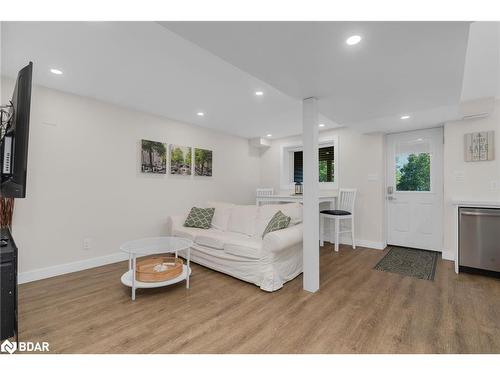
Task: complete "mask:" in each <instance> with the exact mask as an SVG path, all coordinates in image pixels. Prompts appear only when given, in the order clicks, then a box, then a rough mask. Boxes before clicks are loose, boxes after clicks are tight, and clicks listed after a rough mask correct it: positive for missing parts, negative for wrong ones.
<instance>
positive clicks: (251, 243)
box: [224, 237, 262, 259]
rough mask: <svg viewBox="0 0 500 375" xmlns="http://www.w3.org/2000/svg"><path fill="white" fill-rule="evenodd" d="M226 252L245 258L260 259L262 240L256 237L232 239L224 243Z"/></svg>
mask: <svg viewBox="0 0 500 375" xmlns="http://www.w3.org/2000/svg"><path fill="white" fill-rule="evenodd" d="M224 252H226V253H228V254H231V255H236V256H240V257H245V258H251V259H260V258H261V256H262V240H260V239H257V238H255V237H251V238H247V239H245V240H231V241H228V242H227V243H226V244H225V245H224Z"/></svg>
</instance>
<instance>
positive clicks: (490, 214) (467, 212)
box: [460, 211, 500, 217]
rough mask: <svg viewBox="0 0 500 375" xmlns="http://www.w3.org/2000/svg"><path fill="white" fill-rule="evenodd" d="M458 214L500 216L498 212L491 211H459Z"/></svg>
mask: <svg viewBox="0 0 500 375" xmlns="http://www.w3.org/2000/svg"><path fill="white" fill-rule="evenodd" d="M460 215H466V216H490V217H500V212H496V213H493V212H477V211H461V212H460Z"/></svg>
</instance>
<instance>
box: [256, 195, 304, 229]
mask: <svg viewBox="0 0 500 375" xmlns="http://www.w3.org/2000/svg"><path fill="white" fill-rule="evenodd" d="M278 211H281V212H283V213H284V214H285V215H286V216H289V217H290V226H292V225H297V224H299V223H301V222H302V205H301V204H300V203H285V204H270V205H265V206H260V207H259V213H258V215H257V222H256V224H255V235H256V236H258V237H261V236H262V234H263V233H264V230H265V229H266V227H267V224H269V221H270V220H271V218H272V217H273V216H274V215H275V214H276V212H278Z"/></svg>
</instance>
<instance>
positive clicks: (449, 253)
mask: <svg viewBox="0 0 500 375" xmlns="http://www.w3.org/2000/svg"><path fill="white" fill-rule="evenodd" d="M441 258H443V259H445V260H451V261H455V254H454V252H453V251H444V250H443V252H442V253H441Z"/></svg>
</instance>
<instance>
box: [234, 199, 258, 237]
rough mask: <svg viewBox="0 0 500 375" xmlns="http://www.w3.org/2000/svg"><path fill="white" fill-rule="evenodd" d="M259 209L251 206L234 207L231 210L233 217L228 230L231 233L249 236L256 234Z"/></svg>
mask: <svg viewBox="0 0 500 375" xmlns="http://www.w3.org/2000/svg"><path fill="white" fill-rule="evenodd" d="M257 212H258V207H257V206H254V205H251V206H237V205H236V206H234V207H233V208H232V209H231V216H230V217H229V223H228V226H227V230H228V231H229V232H236V233H243V234H246V235H248V236H253V235H254V234H255V228H256V227H255V223H256V220H257Z"/></svg>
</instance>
